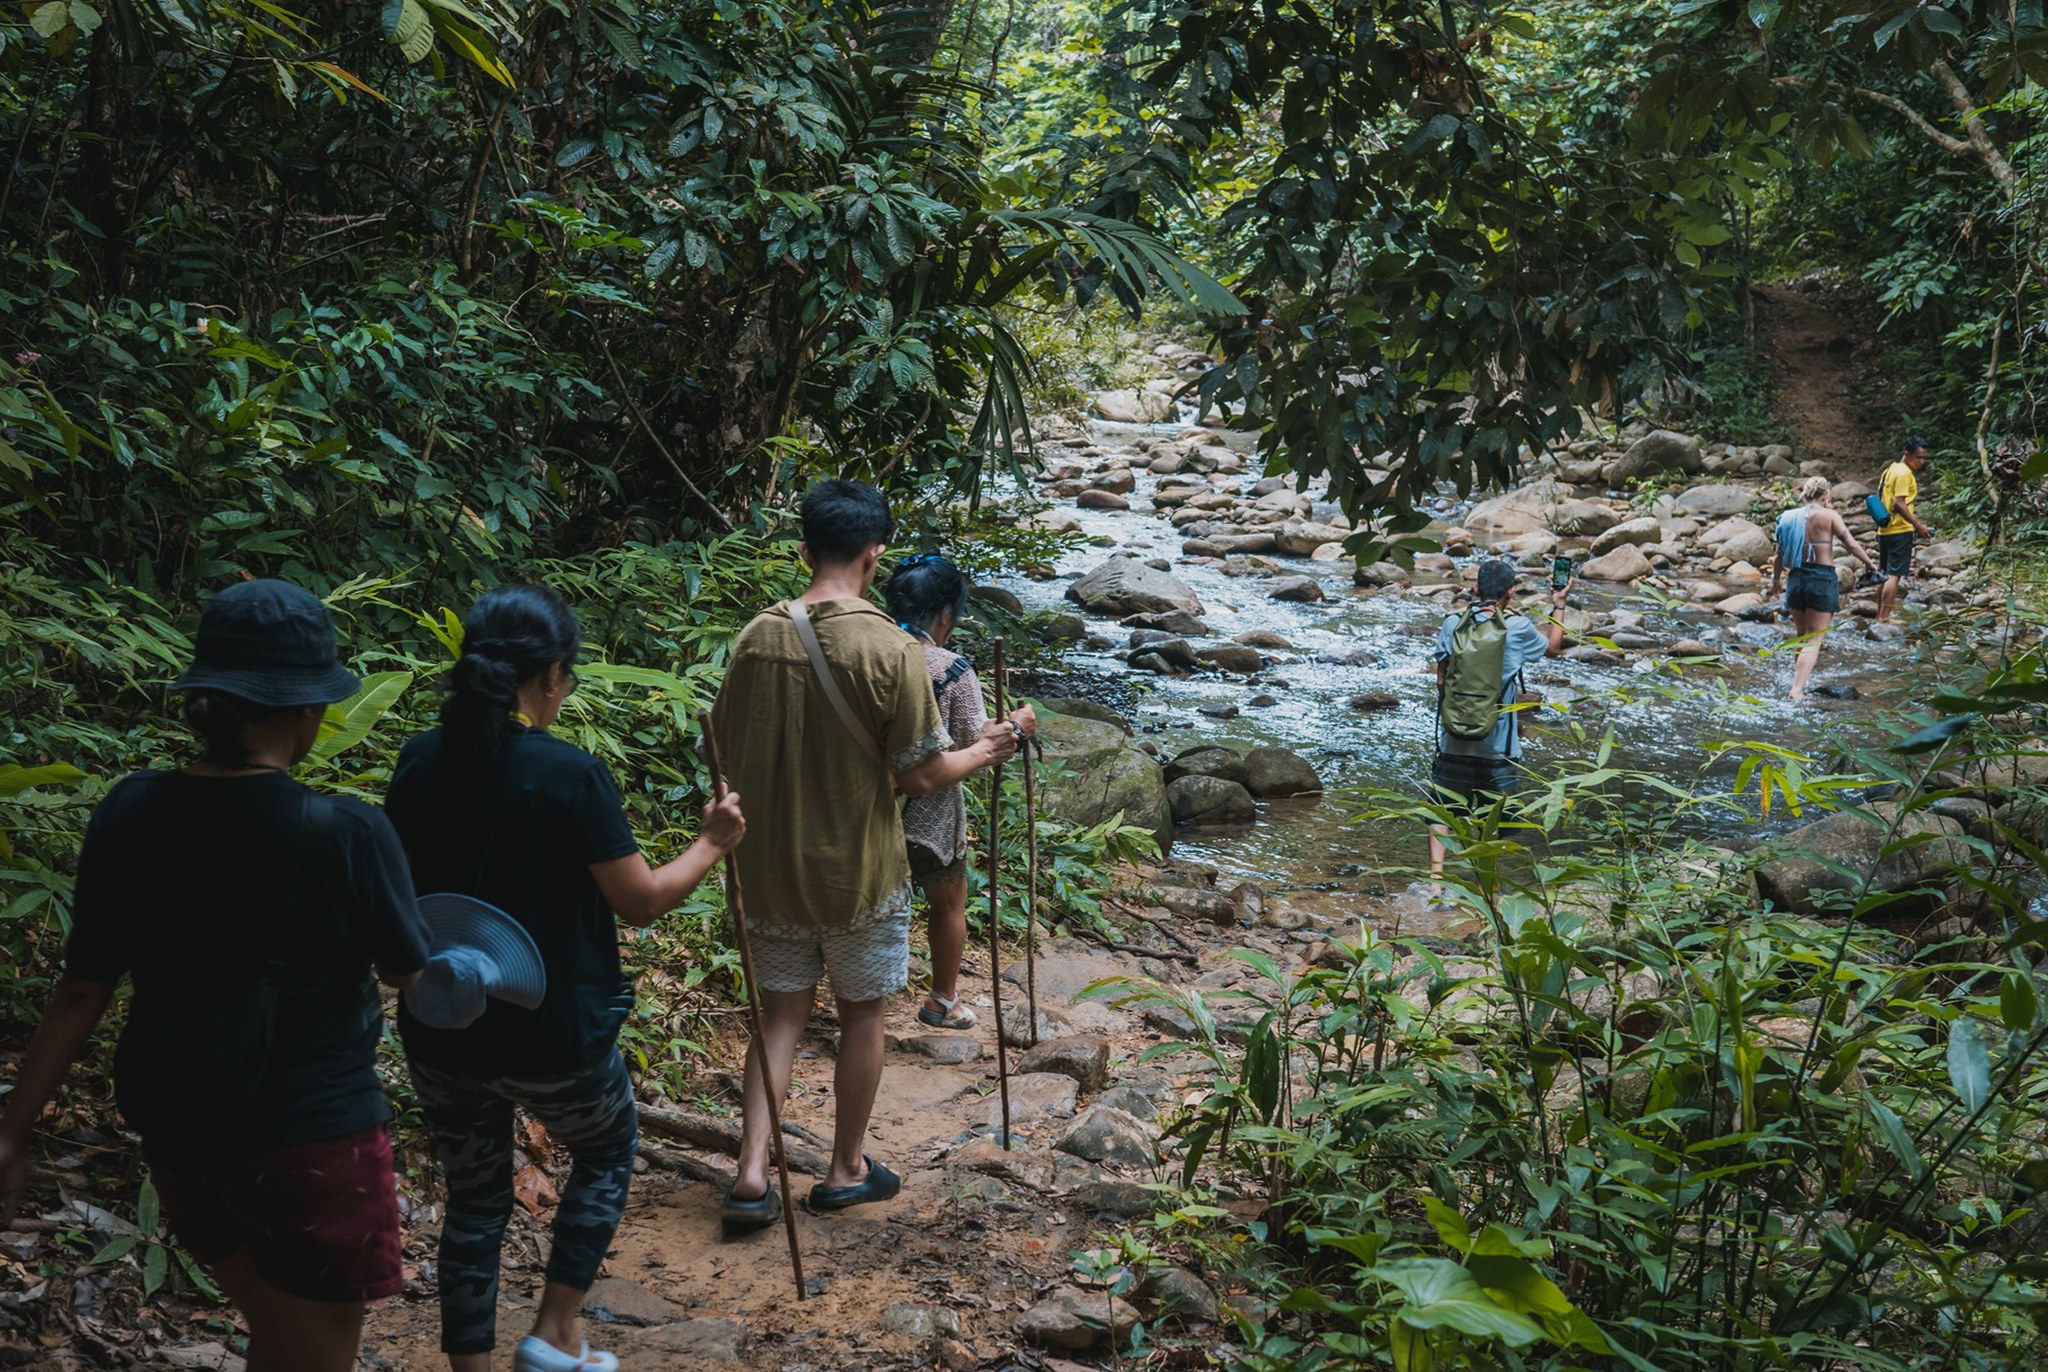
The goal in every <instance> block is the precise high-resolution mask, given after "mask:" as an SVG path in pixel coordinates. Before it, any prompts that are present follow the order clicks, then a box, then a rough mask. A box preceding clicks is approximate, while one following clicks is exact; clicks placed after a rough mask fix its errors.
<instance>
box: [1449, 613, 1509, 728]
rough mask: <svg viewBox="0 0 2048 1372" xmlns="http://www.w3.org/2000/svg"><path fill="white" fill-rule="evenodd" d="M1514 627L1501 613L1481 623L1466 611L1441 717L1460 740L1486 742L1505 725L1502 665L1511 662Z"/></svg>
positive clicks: (1455, 633) (1456, 633)
mask: <svg viewBox="0 0 2048 1372" xmlns="http://www.w3.org/2000/svg"><path fill="white" fill-rule="evenodd" d="M1507 656H1508V626H1507V624H1506V622H1505V620H1504V617H1503V616H1502V615H1501V614H1499V613H1498V612H1495V613H1494V614H1491V615H1488V616H1487V617H1486V618H1484V619H1481V618H1479V616H1478V615H1477V614H1476V613H1474V611H1472V610H1467V611H1465V613H1464V615H1463V617H1462V618H1460V619H1459V620H1458V627H1457V628H1455V629H1453V630H1452V631H1451V660H1450V661H1449V662H1448V663H1446V664H1445V666H1444V689H1443V694H1442V695H1441V696H1439V697H1438V698H1437V716H1438V718H1440V719H1441V720H1442V721H1443V726H1444V732H1445V733H1447V734H1450V735H1451V736H1453V737H1454V738H1464V739H1482V738H1485V737H1486V736H1487V735H1489V734H1491V733H1492V732H1493V731H1494V728H1495V726H1497V725H1498V724H1499V723H1500V702H1501V698H1502V697H1503V696H1504V695H1505V694H1506V693H1507V688H1506V687H1505V686H1504V685H1502V683H1501V679H1500V676H1501V667H1502V666H1503V665H1504V664H1505V663H1506V662H1507Z"/></svg>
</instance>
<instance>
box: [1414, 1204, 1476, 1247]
mask: <svg viewBox="0 0 2048 1372" xmlns="http://www.w3.org/2000/svg"><path fill="white" fill-rule="evenodd" d="M1422 1208H1423V1210H1424V1212H1425V1213H1427V1214H1428V1216H1429V1223H1430V1225H1431V1227H1433V1228H1434V1229H1435V1230H1436V1235H1437V1237H1438V1238H1440V1239H1442V1240H1443V1241H1444V1247H1446V1248H1452V1249H1456V1250H1457V1251H1458V1252H1460V1253H1469V1252H1471V1251H1472V1227H1471V1226H1470V1225H1468V1224H1466V1223H1465V1217H1464V1216H1463V1215H1461V1214H1459V1213H1458V1212H1457V1211H1455V1210H1453V1209H1451V1207H1450V1206H1448V1205H1445V1204H1444V1203H1443V1202H1442V1201H1440V1200H1438V1199H1437V1198H1436V1197H1435V1196H1424V1197H1423V1198H1422Z"/></svg>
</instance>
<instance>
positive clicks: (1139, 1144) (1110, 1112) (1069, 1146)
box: [1052, 1105, 1159, 1167]
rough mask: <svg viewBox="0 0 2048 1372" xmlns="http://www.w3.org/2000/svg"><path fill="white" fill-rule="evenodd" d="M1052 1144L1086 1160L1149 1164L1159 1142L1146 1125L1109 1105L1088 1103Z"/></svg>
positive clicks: (1153, 1160)
mask: <svg viewBox="0 0 2048 1372" xmlns="http://www.w3.org/2000/svg"><path fill="white" fill-rule="evenodd" d="M1052 1146H1053V1148H1054V1149H1056V1150H1057V1151H1059V1152H1062V1153H1069V1154H1072V1155H1073V1156H1074V1157H1077V1158H1082V1159H1085V1160H1086V1161H1088V1162H1099V1163H1105V1164H1107V1165H1108V1166H1111V1167H1153V1166H1157V1165H1158V1162H1159V1144H1158V1142H1157V1139H1156V1136H1155V1135H1154V1134H1153V1132H1152V1128H1151V1126H1150V1125H1148V1124H1146V1123H1145V1122H1144V1121H1143V1120H1141V1119H1138V1118H1136V1117H1135V1116H1132V1115H1127V1114H1125V1113H1124V1112H1123V1111H1121V1110H1119V1109H1117V1108H1116V1107H1115V1106H1113V1105H1091V1106H1089V1107H1088V1108H1087V1109H1086V1110H1083V1111H1082V1112H1081V1113H1080V1114H1078V1115H1076V1116H1075V1117H1074V1122H1073V1123H1072V1124H1069V1125H1068V1126H1067V1127H1066V1128H1065V1129H1062V1130H1061V1131H1060V1132H1059V1135H1058V1136H1057V1137H1056V1138H1054V1139H1053V1141H1052Z"/></svg>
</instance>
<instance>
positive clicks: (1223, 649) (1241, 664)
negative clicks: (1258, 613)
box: [1195, 643, 1266, 676]
mask: <svg viewBox="0 0 2048 1372" xmlns="http://www.w3.org/2000/svg"><path fill="white" fill-rule="evenodd" d="M1195 656H1196V657H1197V658H1199V659H1201V661H1202V664H1203V665H1204V666H1207V667H1213V668H1215V669H1216V670H1217V671H1219V672H1236V673H1237V674H1238V675H1240V676H1251V675H1253V674H1255V673H1257V672H1260V671H1263V670H1264V669H1265V666H1266V659H1265V656H1264V655H1263V654H1262V653H1260V652H1259V651H1258V650H1257V649H1256V648H1247V647H1244V646H1243V645H1242V644H1237V643H1229V644H1213V645H1211V646H1209V647H1206V648H1197V649H1196V650H1195Z"/></svg>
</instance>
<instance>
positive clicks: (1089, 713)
mask: <svg viewBox="0 0 2048 1372" xmlns="http://www.w3.org/2000/svg"><path fill="white" fill-rule="evenodd" d="M1035 704H1036V705H1037V707H1038V711H1039V713H1040V714H1044V713H1045V712H1046V711H1051V712H1052V713H1053V714H1056V715H1072V716H1073V717H1074V718H1076V719H1092V720H1094V721H1096V722H1097V723H1098V724H1108V725H1112V726H1114V727H1115V728H1117V729H1119V730H1121V731H1122V732H1124V733H1126V734H1128V733H1129V732H1130V731H1131V722H1130V721H1129V720H1127V719H1125V718H1124V717H1123V716H1122V715H1120V714H1118V713H1117V712H1116V711H1114V710H1112V709H1110V708H1109V707H1108V706H1107V705H1104V704H1103V703H1102V702H1101V701H1099V700H1086V699H1083V698H1082V697H1080V696H1046V697H1045V698H1043V699H1042V700H1039V701H1037V702H1035Z"/></svg>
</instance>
